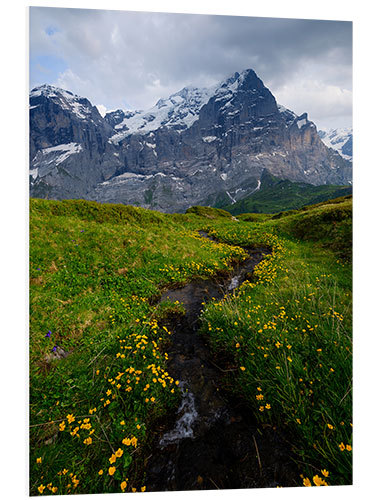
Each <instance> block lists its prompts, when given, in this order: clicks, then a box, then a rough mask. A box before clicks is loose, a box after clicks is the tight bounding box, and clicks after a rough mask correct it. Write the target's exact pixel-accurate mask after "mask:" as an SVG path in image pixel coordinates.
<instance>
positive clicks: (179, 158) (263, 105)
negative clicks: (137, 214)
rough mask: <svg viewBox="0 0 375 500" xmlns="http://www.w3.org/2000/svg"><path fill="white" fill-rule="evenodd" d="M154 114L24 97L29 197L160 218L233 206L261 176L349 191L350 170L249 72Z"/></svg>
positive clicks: (175, 97) (53, 96)
mask: <svg viewBox="0 0 375 500" xmlns="http://www.w3.org/2000/svg"><path fill="white" fill-rule="evenodd" d="M151 109H152V110H153V111H152V112H150V110H148V111H145V112H143V111H124V110H116V111H112V112H109V113H107V114H106V115H105V117H104V118H103V117H102V116H101V115H100V113H99V111H98V110H97V108H96V107H95V106H92V105H91V103H90V102H89V101H88V100H87V99H85V98H81V97H79V96H76V95H75V94H73V93H71V92H69V91H65V90H63V89H57V88H55V87H52V86H42V87H38V88H35V89H33V90H32V91H31V93H30V173H31V176H30V194H31V196H34V197H42V198H45V197H50V198H55V199H62V198H77V197H79V198H85V199H92V200H96V201H101V202H112V203H124V204H132V205H138V206H143V207H145V208H154V209H158V210H161V211H166V212H167V211H180V212H181V211H184V210H186V208H188V207H189V206H192V205H197V204H210V205H215V203H216V200H217V199H222V198H223V196H224V197H225V196H226V197H227V199H228V201H230V202H232V201H238V200H239V199H241V198H243V197H245V196H248V195H249V193H251V192H255V191H256V190H257V186H258V184H259V181H260V178H261V175H262V172H263V171H264V169H267V170H268V171H269V172H270V173H271V174H272V175H275V176H276V177H279V178H281V179H283V178H284V179H289V180H291V181H301V182H307V183H310V184H315V185H318V184H326V183H328V184H329V183H335V184H347V183H348V182H350V181H351V165H350V163H349V162H347V161H346V160H344V159H343V158H342V157H341V156H340V155H339V153H338V152H336V151H335V150H332V149H329V148H327V147H326V146H325V145H324V144H323V142H322V141H321V139H320V138H319V136H318V132H317V129H316V126H315V124H314V123H313V122H311V121H310V120H309V119H308V115H307V113H303V114H302V115H300V116H297V115H296V114H295V113H294V112H293V111H291V110H287V109H286V108H285V107H283V106H280V105H279V104H278V103H277V102H276V99H275V97H274V96H273V95H272V93H271V92H270V91H269V89H267V88H266V87H265V86H264V84H263V82H262V81H261V80H260V79H259V78H258V76H257V75H256V73H255V72H254V71H253V70H244V71H242V72H241V73H238V72H236V73H234V74H233V75H232V76H231V77H230V78H228V79H226V80H225V81H222V82H220V83H219V84H218V85H216V86H212V87H210V88H209V90H207V89H199V88H198V87H194V86H189V87H185V88H184V89H181V90H180V91H179V92H176V93H174V94H172V95H171V96H170V97H169V98H168V99H160V100H159V101H158V102H157V103H156V105H155V106H154V107H153V108H151Z"/></svg>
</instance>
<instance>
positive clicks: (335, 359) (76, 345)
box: [30, 199, 351, 495]
mask: <svg viewBox="0 0 375 500" xmlns="http://www.w3.org/2000/svg"><path fill="white" fill-rule="evenodd" d="M350 205H351V200H343V201H341V202H339V203H335V204H323V205H319V206H317V207H314V208H312V209H310V210H301V211H298V212H296V213H292V214H289V215H286V216H284V217H278V218H273V217H272V216H268V217H266V218H262V219H258V220H257V218H256V216H255V222H254V221H253V222H248V221H246V220H241V221H234V220H232V218H231V217H228V216H227V215H226V214H222V213H220V212H215V214H214V215H213V214H212V213H211V212H209V213H207V212H205V211H204V210H203V209H199V210H198V213H199V214H200V215H199V214H198V215H197V211H194V210H192V211H190V213H188V214H184V215H182V214H175V215H168V214H161V213H158V212H153V211H148V210H144V209H140V208H134V207H126V206H122V205H104V204H103V205H100V204H97V203H94V202H87V201H77V200H69V201H62V202H57V201H46V200H36V199H34V200H31V201H30V493H31V494H32V495H35V494H36V495H38V494H46V493H51V492H56V493H58V494H65V493H73V492H76V493H103V492H121V491H132V490H133V488H136V489H137V491H139V490H140V489H142V488H143V487H144V477H143V473H142V463H143V462H142V456H143V455H142V453H144V450H145V449H146V448H147V444H148V442H149V437H150V435H151V433H152V430H153V426H154V425H155V422H156V421H158V419H160V418H162V417H163V416H165V415H167V414H168V413H170V412H172V411H173V409H174V408H175V407H176V406H177V405H178V402H179V391H178V381H177V380H173V379H172V377H171V376H170V375H169V374H168V371H167V362H168V355H167V353H166V349H167V345H168V337H169V335H170V332H169V331H168V330H167V329H166V328H165V327H163V319H164V318H166V317H168V316H173V317H175V316H176V315H178V314H183V306H182V305H181V304H178V303H170V302H164V303H162V304H160V305H155V304H156V300H155V299H156V298H157V297H158V296H160V294H161V292H162V290H163V289H165V288H166V287H170V286H179V285H181V284H183V283H186V282H187V281H189V280H192V279H194V278H195V277H204V278H207V279H209V278H210V277H213V276H215V275H217V274H218V273H220V274H223V273H226V272H228V270H229V269H230V268H231V263H232V262H233V261H241V260H242V259H244V257H245V254H244V251H243V250H242V249H241V248H239V247H238V246H236V245H244V246H249V245H268V246H271V247H272V248H273V256H272V257H270V258H267V259H265V260H264V261H263V262H262V263H261V264H260V265H259V266H258V267H257V268H256V271H255V272H254V281H252V282H251V283H248V282H245V283H244V284H243V285H242V286H241V287H240V289H239V290H238V291H237V292H236V294H235V295H234V296H233V297H231V298H227V299H225V300H223V301H221V302H216V304H217V305H214V304H207V306H206V308H205V312H204V322H203V327H202V334H203V335H207V338H208V340H209V342H210V344H211V346H212V349H213V350H219V351H224V352H225V353H226V355H227V356H228V359H229V358H230V359H232V362H231V363H232V365H233V366H237V367H238V371H237V372H234V375H233V376H231V378H230V379H229V380H228V384H229V385H230V386H231V387H232V390H233V391H234V392H237V393H238V394H239V396H240V397H241V398H243V400H244V401H245V402H246V404H248V406H249V408H251V409H252V411H255V412H256V414H257V415H258V418H259V421H260V422H263V423H271V424H272V425H276V426H280V427H287V428H288V429H289V430H290V431H291V432H292V433H293V434H294V435H295V443H293V444H294V447H295V450H296V452H297V453H298V456H299V457H300V458H299V461H300V463H299V464H296V467H297V466H299V467H301V470H303V473H304V477H306V478H307V477H308V478H310V480H311V482H312V483H313V484H314V482H313V477H314V476H317V475H319V477H320V478H321V480H325V481H327V482H328V483H329V484H348V483H349V482H350V481H351V448H350V446H351V393H350V384H351V340H350V332H351V265H350V255H351V248H350V240H349V238H350V235H351V224H350V223H351V206H350ZM192 212H195V213H192ZM207 214H208V216H209V217H207ZM250 220H251V218H250ZM198 230H205V231H207V232H209V233H210V234H212V235H213V236H216V238H217V239H219V240H220V241H221V242H222V243H221V244H220V245H217V244H215V243H213V242H211V241H210V240H207V239H203V238H201V237H200V236H199V235H198V233H197V231H198ZM279 344H280V345H279ZM289 346H290V347H289ZM265 354H267V356H265ZM288 358H291V361H289V359H288ZM278 367H279V368H278ZM231 373H232V374H233V372H231ZM258 387H260V388H261V391H259V390H258V389H257V388H258ZM259 394H262V395H263V398H262V399H259V398H257V397H256V396H259ZM261 403H262V404H261ZM261 406H263V407H264V408H263V410H260V407H261ZM269 406H270V407H269ZM312 406H313V410H311V408H312ZM343 446H344V449H343V450H342V447H343ZM322 469H323V470H324V469H326V470H327V471H329V476H328V478H327V477H324V475H322V473H321V472H320V471H321V470H322ZM315 480H316V481H319V480H318V479H316V478H315ZM306 482H307V479H306ZM301 485H302V479H301Z"/></svg>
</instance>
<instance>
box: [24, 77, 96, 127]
mask: <svg viewBox="0 0 375 500" xmlns="http://www.w3.org/2000/svg"><path fill="white" fill-rule="evenodd" d="M41 98H47V99H49V100H50V101H52V102H55V103H56V104H58V105H59V106H60V107H61V108H62V109H65V110H67V111H70V112H71V113H73V114H74V115H76V117H77V118H79V119H83V120H85V119H87V118H89V117H91V114H92V112H93V110H94V109H95V110H96V111H97V113H98V114H99V111H98V110H97V109H96V108H93V107H92V106H91V104H90V101H89V100H88V99H86V98H85V97H80V96H78V95H76V94H73V92H70V91H69V90H64V89H60V88H58V87H54V86H53V85H48V84H44V85H40V86H38V87H35V88H33V89H32V90H31V91H30V108H29V109H30V110H32V109H35V108H37V107H38V106H39V105H40V104H41V102H40V99H41Z"/></svg>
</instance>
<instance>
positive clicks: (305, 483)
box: [303, 477, 311, 486]
mask: <svg viewBox="0 0 375 500" xmlns="http://www.w3.org/2000/svg"><path fill="white" fill-rule="evenodd" d="M303 486H311V482H310V479H309V478H308V477H304V478H303Z"/></svg>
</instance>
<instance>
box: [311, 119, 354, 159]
mask: <svg viewBox="0 0 375 500" xmlns="http://www.w3.org/2000/svg"><path fill="white" fill-rule="evenodd" d="M318 134H319V137H320V138H321V140H322V141H323V142H324V144H325V145H326V146H327V147H329V148H333V149H335V150H336V151H338V152H339V153H340V155H341V156H342V157H343V158H345V160H350V161H352V159H353V129H352V128H349V127H347V128H337V129H330V130H328V131H327V130H319V132H318Z"/></svg>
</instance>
